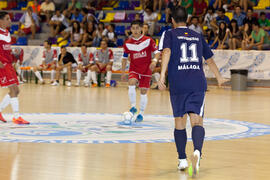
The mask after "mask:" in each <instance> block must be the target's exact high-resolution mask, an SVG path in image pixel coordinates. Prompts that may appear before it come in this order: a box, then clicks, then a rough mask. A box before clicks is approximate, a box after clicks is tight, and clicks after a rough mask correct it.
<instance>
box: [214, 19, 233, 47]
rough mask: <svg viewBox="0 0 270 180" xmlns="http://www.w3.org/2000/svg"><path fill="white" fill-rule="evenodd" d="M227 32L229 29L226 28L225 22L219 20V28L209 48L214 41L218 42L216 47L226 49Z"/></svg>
mask: <svg viewBox="0 0 270 180" xmlns="http://www.w3.org/2000/svg"><path fill="white" fill-rule="evenodd" d="M229 33H230V30H229V29H228V28H227V24H226V23H225V22H221V23H220V24H219V28H218V30H217V33H216V34H217V36H216V39H215V41H214V42H213V44H212V45H211V48H212V47H214V45H215V44H216V42H218V47H217V49H228V48H229V45H228V42H229Z"/></svg>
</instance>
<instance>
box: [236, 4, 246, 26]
mask: <svg viewBox="0 0 270 180" xmlns="http://www.w3.org/2000/svg"><path fill="white" fill-rule="evenodd" d="M245 17H246V16H245V15H244V14H242V10H241V7H240V6H235V8H234V14H233V19H235V20H236V21H237V25H238V27H239V28H240V30H241V29H243V28H244V27H243V25H244V19H245Z"/></svg>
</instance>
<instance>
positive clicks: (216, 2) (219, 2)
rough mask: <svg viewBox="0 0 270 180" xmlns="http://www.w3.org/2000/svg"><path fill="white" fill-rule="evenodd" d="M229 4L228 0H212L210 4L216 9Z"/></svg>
mask: <svg viewBox="0 0 270 180" xmlns="http://www.w3.org/2000/svg"><path fill="white" fill-rule="evenodd" d="M227 4H228V0H211V1H210V3H209V5H210V6H213V7H214V8H215V9H220V8H224V6H226V5H227Z"/></svg>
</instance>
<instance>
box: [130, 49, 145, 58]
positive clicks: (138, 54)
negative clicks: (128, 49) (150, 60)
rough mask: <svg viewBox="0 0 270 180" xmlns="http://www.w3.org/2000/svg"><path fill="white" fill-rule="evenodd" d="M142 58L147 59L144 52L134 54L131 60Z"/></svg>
mask: <svg viewBox="0 0 270 180" xmlns="http://www.w3.org/2000/svg"><path fill="white" fill-rule="evenodd" d="M144 57H147V53H146V51H142V52H139V53H135V54H134V55H133V58H134V59H139V58H144Z"/></svg>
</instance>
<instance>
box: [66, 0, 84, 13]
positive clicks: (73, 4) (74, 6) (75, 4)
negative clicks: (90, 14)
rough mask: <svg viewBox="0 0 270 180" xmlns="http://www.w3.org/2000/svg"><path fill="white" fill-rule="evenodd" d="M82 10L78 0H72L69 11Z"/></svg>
mask: <svg viewBox="0 0 270 180" xmlns="http://www.w3.org/2000/svg"><path fill="white" fill-rule="evenodd" d="M81 8H82V4H81V3H80V2H78V1H77V0H71V2H70V3H68V11H72V10H75V9H79V10H80V9H81Z"/></svg>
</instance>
